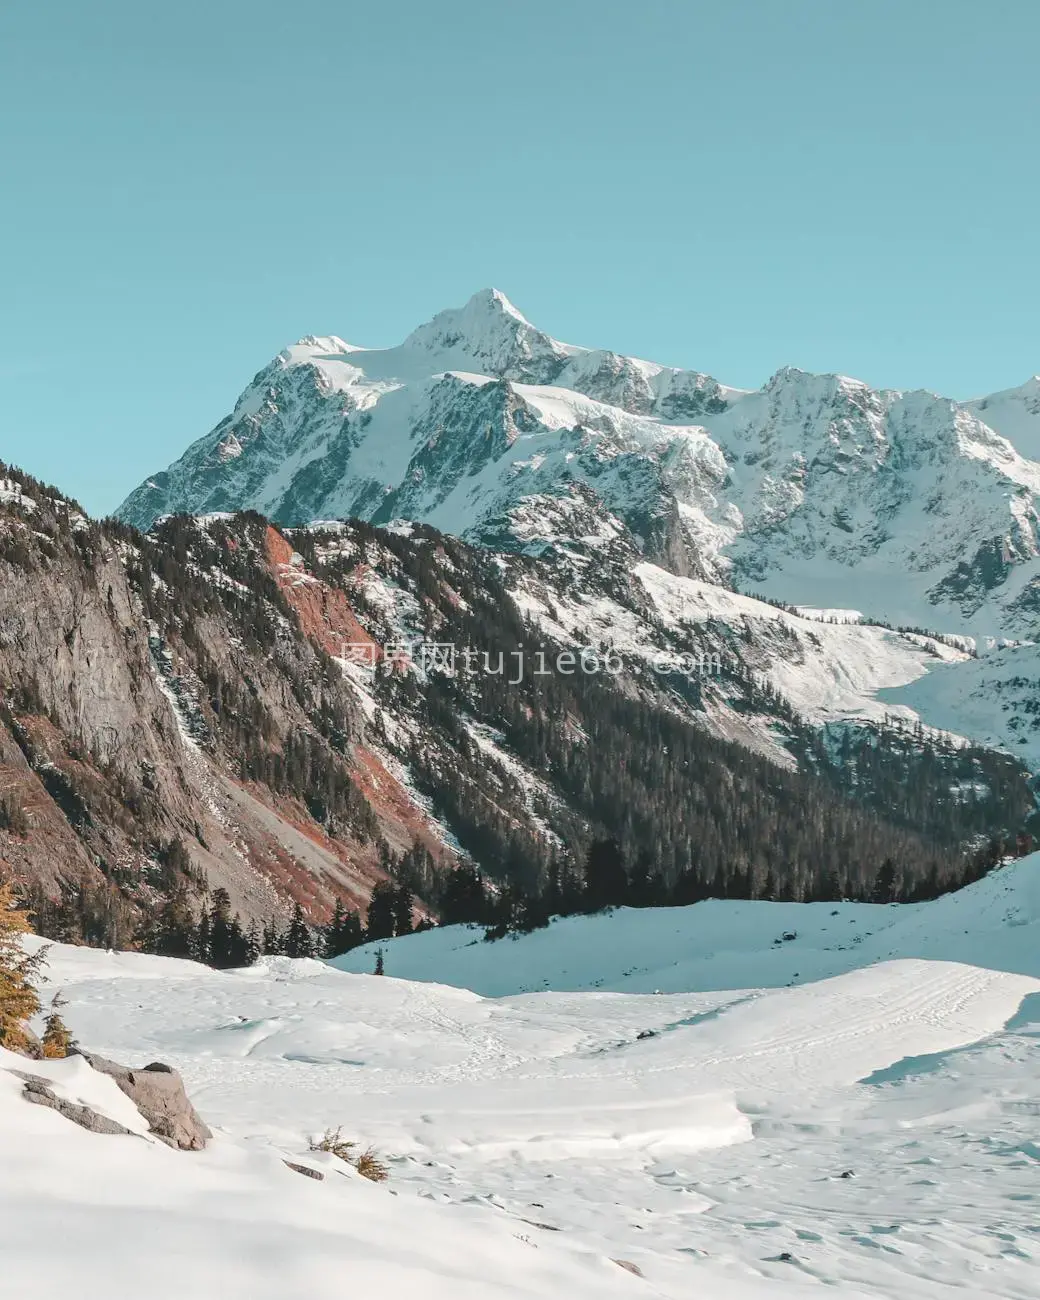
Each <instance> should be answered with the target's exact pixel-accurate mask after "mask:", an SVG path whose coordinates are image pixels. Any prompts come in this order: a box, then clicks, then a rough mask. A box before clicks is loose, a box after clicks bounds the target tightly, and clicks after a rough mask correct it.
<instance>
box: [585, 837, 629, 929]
mask: <svg viewBox="0 0 1040 1300" xmlns="http://www.w3.org/2000/svg"><path fill="white" fill-rule="evenodd" d="M585 899H586V906H587V907H588V909H589V911H591V912H598V911H601V910H602V909H603V908H605V907H621V906H622V905H623V904H624V903H625V902H627V901H628V875H627V874H626V872H625V859H624V858H623V857H622V854H621V845H620V844H619V843H618V842H617V840H595V841H594V842H593V843H592V845H591V847H590V848H589V856H588V858H587V860H586V866H585Z"/></svg>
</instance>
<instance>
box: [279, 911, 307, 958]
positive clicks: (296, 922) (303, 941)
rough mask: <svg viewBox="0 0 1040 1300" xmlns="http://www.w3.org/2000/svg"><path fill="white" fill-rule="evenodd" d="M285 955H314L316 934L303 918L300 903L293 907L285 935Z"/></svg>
mask: <svg viewBox="0 0 1040 1300" xmlns="http://www.w3.org/2000/svg"><path fill="white" fill-rule="evenodd" d="M285 955H286V956H287V957H297V958H299V957H313V956H314V936H313V935H312V934H311V932H310V927H309V926H308V925H307V922H306V921H305V920H304V919H303V908H302V907H301V906H300V904H299V903H297V904H296V906H295V908H294V909H293V914H292V920H291V921H290V922H289V929H288V932H287V933H286V936H285Z"/></svg>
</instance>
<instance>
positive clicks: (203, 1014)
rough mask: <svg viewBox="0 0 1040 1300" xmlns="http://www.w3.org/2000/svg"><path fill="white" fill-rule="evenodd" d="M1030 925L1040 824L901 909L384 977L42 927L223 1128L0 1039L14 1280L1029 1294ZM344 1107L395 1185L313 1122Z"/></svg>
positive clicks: (105, 1012) (107, 1015)
mask: <svg viewBox="0 0 1040 1300" xmlns="http://www.w3.org/2000/svg"><path fill="white" fill-rule="evenodd" d="M785 936H793V937H785ZM1038 940H1040V855H1033V856H1032V857H1029V858H1026V859H1023V860H1021V861H1020V862H1017V863H1015V864H1013V865H1010V866H1007V867H1004V868H1003V869H1001V870H999V871H996V872H994V873H992V874H991V875H990V876H989V877H987V878H986V879H984V880H982V881H980V882H979V883H977V884H976V885H973V886H971V887H970V888H968V889H966V890H964V891H962V892H961V893H959V894H955V895H949V896H947V897H946V898H944V899H940V900H939V901H938V902H936V903H928V904H922V905H920V906H913V907H911V906H903V907H898V906H893V907H870V906H864V905H852V904H843V905H834V906H831V905H820V906H816V905H812V906H804V905H803V906H796V905H784V904H771V903H707V904H700V905H698V906H696V907H693V908H686V909H671V910H653V911H649V910H648V911H643V912H633V911H621V912H617V913H614V914H612V915H608V916H600V917H593V918H573V919H571V920H568V921H559V922H556V923H555V924H554V925H553V926H551V927H550V928H549V929H548V930H545V931H541V932H538V933H536V934H534V935H531V936H528V937H526V938H520V939H517V940H504V941H501V942H499V943H484V942H482V940H481V939H480V932H474V931H466V930H463V929H458V928H456V929H449V930H442V931H433V932H430V933H427V934H423V935H418V936H415V937H411V938H408V939H404V940H396V941H393V942H392V943H390V944H388V945H386V946H385V959H386V969H387V976H386V977H384V978H376V977H374V976H373V975H371V974H367V973H364V974H355V973H351V972H347V971H341V970H336V969H333V968H331V967H329V966H327V965H324V964H322V963H319V962H309V961H302V962H300V961H297V962H294V961H289V960H287V959H282V958H277V959H266V960H265V961H264V962H263V963H262V964H261V965H259V966H257V967H254V968H252V969H249V970H245V971H235V972H216V971H211V970H208V969H205V968H203V967H200V966H196V965H193V964H191V963H186V962H176V961H171V960H167V959H162V958H154V957H146V956H141V955H133V954H126V955H116V954H106V953H101V952H94V951H89V950H86V949H81V948H70V947H63V946H60V945H55V946H53V947H52V948H51V949H50V952H49V954H48V968H47V979H48V984H49V986H50V987H52V988H61V989H62V990H63V992H64V995H65V997H66V998H67V999H68V1003H69V1005H68V1007H67V1009H66V1019H67V1020H68V1022H69V1024H70V1026H71V1028H72V1030H73V1032H74V1033H75V1035H76V1037H77V1038H78V1039H79V1040H80V1041H81V1042H82V1043H83V1044H84V1045H85V1046H86V1047H88V1048H90V1049H91V1050H93V1051H97V1052H100V1053H103V1054H104V1055H108V1056H112V1057H114V1058H115V1059H117V1060H121V1061H127V1062H129V1063H133V1064H137V1065H141V1064H144V1063H145V1062H147V1061H152V1060H162V1061H167V1062H169V1063H170V1064H172V1065H174V1066H176V1067H177V1068H178V1069H179V1070H181V1072H182V1073H183V1075H184V1078H185V1081H186V1083H187V1087H188V1091H189V1094H190V1096H191V1098H192V1100H193V1101H194V1103H195V1105H196V1106H197V1108H198V1110H199V1111H200V1112H201V1114H202V1115H203V1117H204V1118H205V1119H206V1121H207V1122H208V1123H209V1124H210V1125H211V1127H212V1128H213V1129H214V1131H215V1134H216V1137H215V1140H214V1141H213V1142H212V1143H211V1144H210V1146H209V1148H208V1149H207V1150H206V1151H204V1152H200V1153H185V1152H175V1151H171V1150H169V1149H168V1148H167V1147H165V1146H162V1145H161V1144H158V1143H155V1142H152V1141H147V1140H142V1138H141V1137H137V1136H126V1137H113V1136H101V1135H98V1134H93V1133H87V1132H84V1131H83V1130H81V1129H79V1128H77V1127H75V1126H74V1125H72V1124H70V1123H69V1122H68V1121H67V1120H65V1119H64V1118H62V1117H61V1116H60V1115H58V1114H56V1113H54V1112H53V1111H50V1110H44V1109H42V1108H40V1107H35V1106H28V1105H26V1104H25V1102H24V1101H23V1099H22V1098H21V1096H20V1091H21V1083H20V1080H19V1079H18V1078H17V1077H16V1075H15V1074H13V1073H12V1071H13V1070H16V1069H22V1070H25V1069H26V1068H28V1069H29V1070H31V1071H32V1072H33V1073H41V1072H43V1073H46V1074H47V1075H48V1076H49V1077H50V1078H52V1079H54V1080H55V1083H54V1086H55V1088H56V1089H59V1090H62V1091H63V1092H64V1094H65V1095H67V1096H69V1097H70V1098H79V1099H82V1100H85V1101H87V1102H88V1104H90V1105H92V1106H93V1107H94V1108H95V1109H98V1110H100V1111H101V1112H103V1113H107V1114H111V1115H112V1117H113V1118H115V1119H119V1120H121V1122H125V1121H126V1117H125V1109H126V1100H125V1098H124V1097H123V1096H122V1094H121V1093H119V1092H118V1091H117V1089H116V1088H115V1086H114V1084H111V1081H110V1080H108V1079H106V1078H105V1077H103V1076H99V1075H96V1074H94V1072H93V1071H91V1070H90V1069H89V1068H88V1067H86V1065H85V1063H84V1062H83V1061H82V1060H80V1059H76V1058H73V1059H71V1060H68V1061H60V1062H49V1063H48V1062H26V1061H24V1060H23V1059H22V1058H20V1057H15V1056H13V1055H11V1054H10V1053H0V1151H2V1153H3V1155H2V1161H0V1171H2V1176H0V1261H2V1264H0V1294H2V1295H3V1296H4V1298H5V1300H7V1297H11V1300H21V1298H22V1297H27V1298H28V1297H33V1300H50V1298H51V1297H57V1296H59V1295H60V1296H65V1295H68V1294H70V1293H79V1294H88V1295H94V1294H106V1295H108V1296H110V1297H115V1298H116V1300H123V1297H129V1296H130V1295H132V1294H134V1295H136V1294H138V1293H140V1292H141V1291H142V1290H144V1289H147V1292H148V1294H149V1295H151V1296H153V1297H155V1300H173V1298H174V1297H178V1300H181V1298H183V1297H185V1296H191V1297H193V1300H194V1298H197V1300H216V1297H220V1298H221V1300H237V1297H245V1296H247V1295H248V1296H250V1297H254V1298H259V1300H297V1298H300V1300H302V1298H303V1297H312V1296H323V1295H330V1296H331V1295H339V1294H344V1293H350V1294H358V1295H368V1294H373V1295H376V1294H378V1295H390V1296H398V1295H401V1296H404V1295H412V1296H416V1297H429V1298H430V1300H441V1297H448V1296H451V1297H453V1300H457V1298H459V1297H474V1298H476V1297H481V1298H484V1297H487V1298H488V1300H498V1298H499V1297H502V1298H505V1297H561V1298H562V1297H568V1298H570V1297H576V1298H577V1300H585V1297H588V1298H589V1300H592V1297H597V1298H598V1297H612V1296H619V1297H620V1296H632V1297H636V1296H639V1295H647V1296H651V1295H658V1296H666V1297H688V1296H691V1295H697V1296H703V1297H706V1298H707V1300H723V1298H725V1300H729V1298H730V1297H734V1298H735V1300H761V1298H764V1297H770V1296H775V1297H777V1300H783V1298H784V1297H797V1296H811V1295H818V1294H821V1292H820V1290H819V1287H820V1286H821V1285H823V1286H828V1287H831V1288H833V1290H832V1294H835V1295H839V1296H842V1297H847V1296H848V1297H851V1296H856V1297H866V1296H873V1297H892V1298H893V1300H896V1298H898V1300H907V1298H909V1300H916V1298H918V1297H920V1298H921V1300H932V1298H934V1297H954V1296H957V1297H972V1298H974V1297H979V1298H982V1297H993V1298H996V1297H1001V1298H1011V1297H1015V1298H1019V1297H1021V1298H1023V1300H1024V1298H1025V1297H1036V1296H1040V1268H1038V1266H1037V1265H1038V1259H1040V1214H1038V1209H1040V1185H1038V1181H1037V1170H1038V1161H1040V1131H1038V1124H1040V942H1038ZM372 956H373V954H372V951H371V950H364V949H362V950H358V951H357V952H355V953H353V954H351V955H350V957H349V958H348V959H341V961H340V962H339V963H338V964H341V965H342V964H353V965H357V966H358V967H359V968H360V969H361V970H365V971H369V970H371V961H372ZM398 975H401V976H404V975H407V976H408V978H407V979H404V978H395V976H398ZM466 984H469V985H470V986H471V988H467V987H465V985H466ZM453 986H455V987H453ZM535 988H542V989H544V990H545V991H540V992H524V991H521V990H525V989H526V990H531V989H535ZM473 989H477V990H479V991H478V992H474V991H472V990H473ZM658 989H659V990H661V991H660V992H657V993H655V990H658ZM489 994H490V995H493V996H488V995H489ZM110 1084H111V1086H110V1087H109V1085H110ZM106 1089H107V1091H106ZM127 1126H128V1127H133V1125H132V1124H128V1125H127ZM337 1126H342V1127H343V1131H344V1134H345V1135H346V1136H349V1137H351V1138H356V1139H357V1140H358V1141H360V1142H361V1143H363V1144H368V1143H372V1144H373V1145H374V1146H375V1147H377V1148H378V1150H379V1151H380V1152H381V1153H382V1155H383V1156H384V1158H386V1160H387V1162H388V1164H389V1166H390V1171H391V1176H390V1181H389V1182H388V1183H387V1184H385V1185H382V1186H377V1185H373V1184H370V1183H368V1182H365V1181H364V1180H362V1179H360V1178H358V1177H357V1176H355V1175H353V1173H352V1172H351V1171H350V1170H349V1169H347V1168H346V1166H344V1165H342V1164H341V1163H340V1162H338V1161H337V1160H336V1159H335V1157H333V1156H330V1155H320V1154H315V1153H311V1152H309V1151H308V1146H309V1142H310V1139H312V1138H313V1137H315V1136H320V1135H321V1134H322V1133H323V1132H324V1131H325V1130H327V1129H329V1128H335V1127H337ZM286 1159H288V1160H292V1161H294V1162H296V1163H299V1164H303V1165H307V1166H309V1167H311V1168H312V1169H314V1170H316V1171H318V1172H323V1173H324V1174H325V1178H324V1180H322V1181H318V1180H316V1179H310V1178H307V1177H303V1176H301V1175H300V1173H298V1172H294V1171H293V1170H290V1169H288V1168H287V1167H286V1166H285V1164H284V1163H283V1161H284V1160H286ZM619 1260H621V1261H625V1262H626V1264H627V1265H629V1266H631V1267H625V1266H620V1265H619V1264H618V1263H617V1262H616V1261H619ZM633 1269H634V1270H637V1271H633ZM640 1274H641V1276H640Z"/></svg>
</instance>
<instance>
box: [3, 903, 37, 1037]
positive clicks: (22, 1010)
mask: <svg viewBox="0 0 1040 1300" xmlns="http://www.w3.org/2000/svg"><path fill="white" fill-rule="evenodd" d="M31 933H32V927H31V926H30V925H29V922H28V920H27V919H26V916H25V913H24V912H23V911H20V910H19V908H18V903H17V900H16V898H15V894H14V889H13V888H12V886H11V884H10V883H9V882H8V881H0V1047H6V1048H7V1049H8V1050H9V1051H12V1052H24V1051H25V1050H26V1048H27V1047H28V1045H29V1039H28V1037H27V1035H26V1033H25V1023H26V1021H27V1020H29V1019H30V1018H31V1017H32V1016H34V1015H35V1014H36V1012H37V1011H39V1009H40V1000H39V998H38V996H37V994H36V989H35V987H34V986H33V978H34V976H35V975H36V973H37V972H38V971H39V969H40V966H41V965H42V964H43V955H42V953H36V954H34V955H33V956H31V957H30V956H26V954H25V951H24V950H23V948H22V942H21V941H22V936H23V935H26V934H31Z"/></svg>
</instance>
